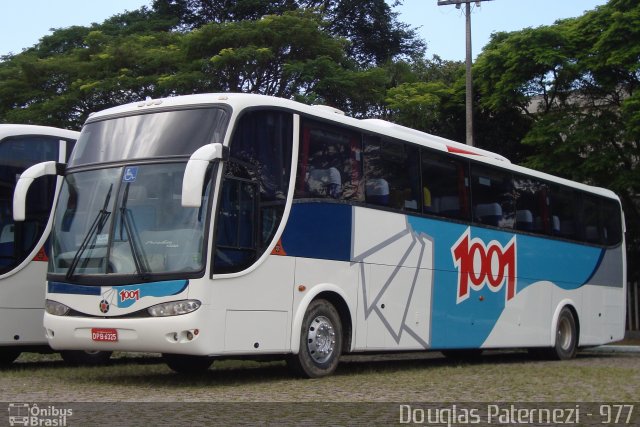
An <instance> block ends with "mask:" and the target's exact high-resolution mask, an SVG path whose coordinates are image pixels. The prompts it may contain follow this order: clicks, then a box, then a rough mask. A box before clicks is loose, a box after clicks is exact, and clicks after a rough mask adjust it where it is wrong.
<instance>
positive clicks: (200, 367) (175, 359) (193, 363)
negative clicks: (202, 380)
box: [162, 353, 213, 374]
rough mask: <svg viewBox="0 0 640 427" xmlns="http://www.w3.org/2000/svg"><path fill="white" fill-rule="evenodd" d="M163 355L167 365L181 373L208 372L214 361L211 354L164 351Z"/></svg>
mask: <svg viewBox="0 0 640 427" xmlns="http://www.w3.org/2000/svg"><path fill="white" fill-rule="evenodd" d="M162 357H163V358H164V362H165V363H166V364H167V366H168V367H169V368H170V369H171V370H172V371H174V372H177V373H179V374H199V373H202V372H206V371H207V370H209V368H210V367H211V364H212V363H213V357H210V356H193V355H189V354H172V353H163V354H162Z"/></svg>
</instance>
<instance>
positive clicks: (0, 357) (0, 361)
mask: <svg viewBox="0 0 640 427" xmlns="http://www.w3.org/2000/svg"><path fill="white" fill-rule="evenodd" d="M20 353H21V351H20V350H16V349H15V348H0V366H8V365H11V364H12V363H13V362H14V361H15V360H16V359H17V358H18V356H20Z"/></svg>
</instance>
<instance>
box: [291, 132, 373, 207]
mask: <svg viewBox="0 0 640 427" xmlns="http://www.w3.org/2000/svg"><path fill="white" fill-rule="evenodd" d="M361 170H362V165H361V137H360V134H358V133H356V132H351V131H349V130H348V129H341V128H339V127H336V126H327V125H324V124H321V123H317V122H313V121H311V120H304V121H303V125H302V137H301V142H300V152H299V155H298V182H297V183H296V197H299V198H305V197H310V198H317V197H320V198H330V199H341V200H362V199H363V188H362V173H361Z"/></svg>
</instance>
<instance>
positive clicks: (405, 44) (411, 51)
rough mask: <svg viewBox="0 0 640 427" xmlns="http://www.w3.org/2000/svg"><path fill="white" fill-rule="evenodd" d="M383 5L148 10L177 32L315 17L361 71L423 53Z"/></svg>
mask: <svg viewBox="0 0 640 427" xmlns="http://www.w3.org/2000/svg"><path fill="white" fill-rule="evenodd" d="M398 4H400V1H394V2H393V4H392V5H391V6H390V5H389V4H388V3H387V2H386V1H385V0H234V1H230V0H155V1H154V2H153V5H152V9H153V10H154V11H155V12H156V13H157V14H158V16H163V17H167V18H170V17H177V22H176V24H175V26H174V28H175V29H176V30H179V31H191V30H194V29H197V28H200V27H201V26H203V25H205V24H209V23H218V24H221V23H230V22H241V21H247V20H250V21H256V20H259V19H261V18H262V17H263V16H267V15H283V14H285V13H286V12H292V11H296V10H298V11H305V10H306V11H311V10H315V11H316V12H318V13H320V15H321V17H322V19H323V20H324V22H325V24H326V25H324V26H323V29H324V31H327V32H328V33H329V34H330V35H331V36H333V37H342V38H344V39H346V40H348V41H349V44H348V45H347V46H346V54H347V56H348V57H349V58H351V59H353V60H354V61H355V62H356V63H357V64H359V65H360V66H361V67H368V66H374V65H383V64H385V63H387V62H389V61H392V60H394V59H398V58H400V57H406V58H414V57H417V56H420V55H422V54H423V51H424V43H423V42H422V41H421V40H419V39H418V37H417V33H416V31H415V29H412V28H410V27H409V26H408V25H406V24H403V23H401V22H399V21H398V19H397V16H398V13H397V12H393V11H392V9H391V8H392V7H393V6H396V5H398Z"/></svg>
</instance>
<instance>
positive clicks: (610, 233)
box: [600, 199, 622, 245]
mask: <svg viewBox="0 0 640 427" xmlns="http://www.w3.org/2000/svg"><path fill="white" fill-rule="evenodd" d="M600 203H601V205H600V206H601V214H602V217H601V224H602V238H603V241H604V243H605V244H606V245H617V244H618V243H620V242H621V241H622V216H621V214H620V205H619V204H618V203H617V202H615V201H613V200H607V199H603V200H601V202H600Z"/></svg>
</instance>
